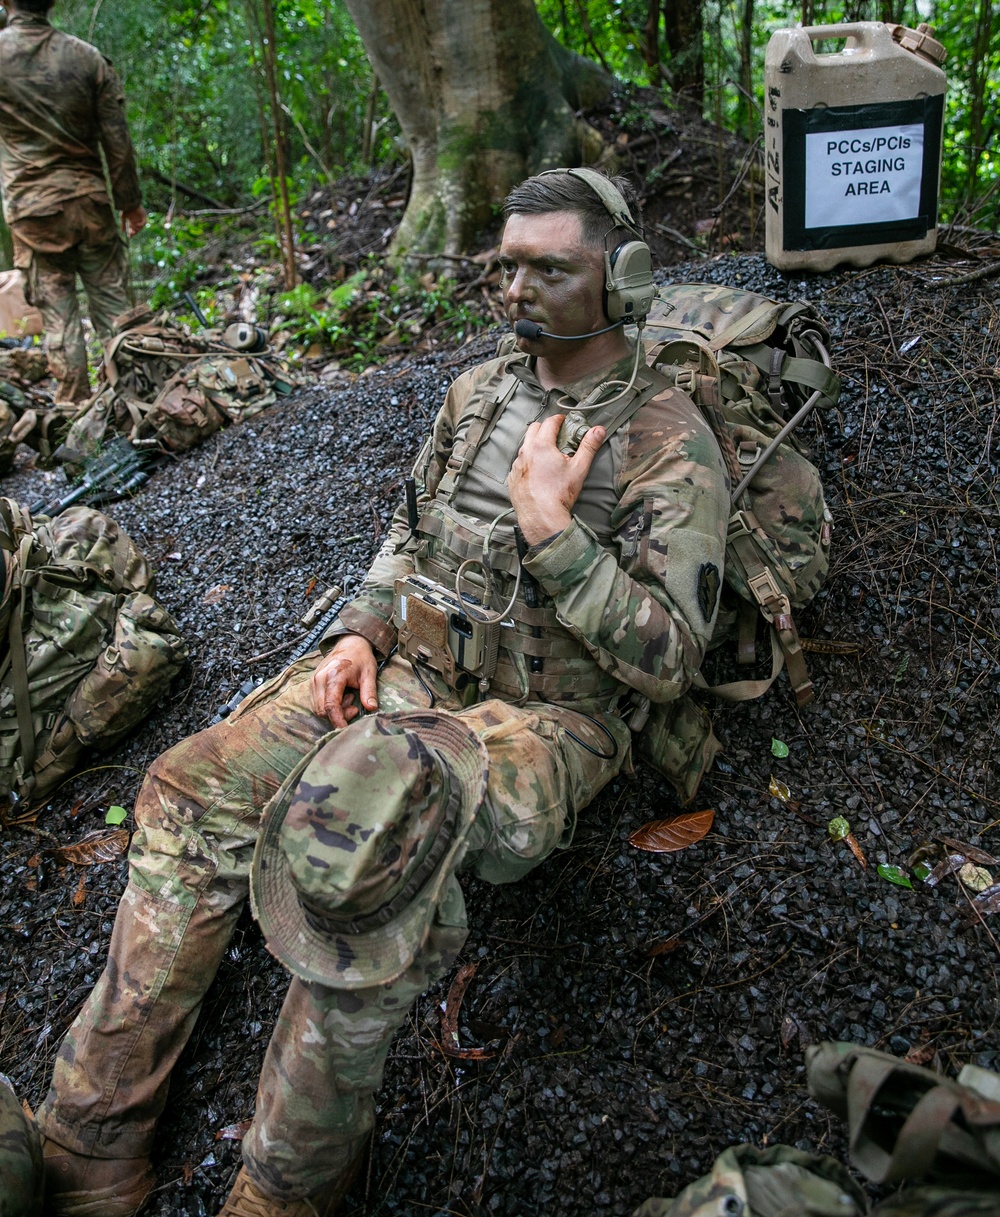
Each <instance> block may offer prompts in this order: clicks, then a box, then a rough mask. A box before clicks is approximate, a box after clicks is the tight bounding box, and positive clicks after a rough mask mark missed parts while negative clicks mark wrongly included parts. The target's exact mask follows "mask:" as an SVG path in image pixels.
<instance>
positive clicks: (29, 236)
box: [11, 198, 129, 402]
mask: <svg viewBox="0 0 1000 1217" xmlns="http://www.w3.org/2000/svg"><path fill="white" fill-rule="evenodd" d="M11 233H12V236H13V238H14V265H15V266H17V267H19V268H20V269H21V270H23V271H24V272H25V299H26V300H27V301H28V303H29V304H33V305H34V306H35V307H36V308H37V309H38V310H39V312H40V313H41V314H42V321H43V322H44V325H45V353H46V355H47V356H48V360H49V370H50V371H51V373H52V375H53V376H54V377H55V378H56V381H57V382H58V387H57V390H56V401H57V402H77V401H84V400H86V398H88V397H89V396H90V380H89V379H88V376H87V346H86V343H85V342H84V339H83V325H82V324H81V321H80V307H79V304H78V302H77V296H76V280H77V276H79V277H80V279H81V281H82V282H83V288H84V291H85V292H86V294H87V303H88V306H89V310H90V320H91V323H92V324H93V327H94V329H95V330H96V331H97V334H98V336H99V337H100V338H102V339H108V338H110V337H111V334H112V332H113V327H112V322H113V320H114V319H115V317H117V316H118V314H119V313H123V312H124V311H125V310H126V309H127V308H128V307H129V294H128V258H127V255H126V250H125V245H124V242H123V240H122V238H121V236H119V234H118V231H117V229H116V228H115V224H114V217H113V215H112V212H111V208H110V207H108V206H107V205H106V204H99V203H95V202H94V201H93V200H91V199H86V198H84V199H71V200H69V202H68V203H67V204H66V208H65V210H64V211H62V212H60V213H59V215H58V216H38V217H32V218H30V219H26V220H21V221H19V222H18V223H16V224H14V225H13V227H12V229H11Z"/></svg>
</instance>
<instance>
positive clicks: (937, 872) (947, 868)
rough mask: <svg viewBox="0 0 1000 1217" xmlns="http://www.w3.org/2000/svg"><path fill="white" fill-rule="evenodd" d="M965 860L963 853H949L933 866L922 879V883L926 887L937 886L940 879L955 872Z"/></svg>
mask: <svg viewBox="0 0 1000 1217" xmlns="http://www.w3.org/2000/svg"><path fill="white" fill-rule="evenodd" d="M966 861H967V859H966V857H965V854H949V855H948V856H947V858H944V859H943V860H942V861H941V862H939V863H938V864H937V866H935V867H934V869H933V870H932V871H931V873H930V874H929V875H928V876H927V878H926V879H925V880H924V884H925V885H926V886H927V887H937V885H938V884H939V883H940V882H941V880H942V879H947V878H948V876H949V875H954V874H957V873H958V872H959V871H960V870H961V869H962V867H963V866H964V865H965V863H966Z"/></svg>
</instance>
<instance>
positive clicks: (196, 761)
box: [40, 656, 330, 1158]
mask: <svg viewBox="0 0 1000 1217" xmlns="http://www.w3.org/2000/svg"><path fill="white" fill-rule="evenodd" d="M315 662H316V657H315V656H313V657H310V658H309V659H307V660H304V661H302V662H300V663H299V664H296V665H294V666H293V667H292V668H289V669H288V670H287V671H286V672H285V673H284V674H283V675H282V676H281V677H280V678H279V679H278V680H277V681H276V682H274V683H273V684H272V685H270V686H265V688H264V689H262V690H261V691H260V692H259V693H257V694H255V695H254V697H253V699H252V703H251V704H250V705H248V707H247V709H246V710H245V711H242V712H237V714H236V715H234V716H233V717H232V719H230V720H229V721H227V722H224V723H221V724H219V725H218V726H215V727H211V728H209V729H208V730H206V731H202V732H199V733H198V734H197V735H194V736H192V737H191V738H189V739H187V740H184V741H183V742H182V743H180V744H178V745H177V746H176V747H174V748H171V749H170V750H169V751H168V752H166V753H164V754H163V756H161V757H160V758H159V759H158V760H157V761H155V762H154V764H153V765H152V766H151V767H150V770H149V773H148V775H147V778H146V781H145V783H144V784H143V787H142V790H141V792H140V795H139V798H138V800H137V802H136V808H135V816H136V825H137V828H136V833H135V836H134V839H133V843H132V850H131V855H130V869H129V882H128V887H127V888H126V890H125V894H124V896H123V897H122V902H121V905H120V906H119V911H118V916H117V919H116V921H115V927H114V932H113V934H112V939H111V947H110V952H109V956H108V962H107V965H106V967H105V970H104V973H103V975H102V976H101V978H100V979H99V980H98V982H97V985H96V986H95V987H94V989H93V991H92V992H91V994H90V996H89V998H88V999H87V1001H86V1003H85V1004H84V1006H83V1009H82V1010H81V1012H80V1014H79V1015H78V1016H77V1018H76V1020H75V1022H74V1023H73V1025H72V1027H71V1028H70V1030H69V1032H68V1033H67V1035H66V1038H65V1040H64V1041H63V1044H62V1046H61V1048H60V1050H59V1055H58V1058H57V1060H56V1065H55V1070H54V1074H53V1080H52V1088H51V1090H50V1092H49V1095H48V1097H47V1099H46V1101H45V1104H44V1106H43V1109H42V1111H41V1113H40V1123H41V1126H42V1131H43V1132H44V1133H45V1135H46V1136H47V1137H48V1138H49V1139H50V1140H52V1141H55V1142H56V1143H57V1144H59V1145H62V1146H64V1147H65V1148H67V1149H69V1150H72V1151H73V1152H74V1153H80V1154H93V1155H94V1156H96V1157H99V1158H134V1157H139V1156H141V1155H144V1154H147V1153H148V1152H149V1148H150V1144H151V1141H152V1136H153V1129H154V1126H155V1122H156V1119H157V1117H158V1116H159V1114H160V1112H161V1110H162V1108H163V1103H164V1100H165V1098H166V1091H167V1084H168V1079H169V1074H170V1070H171V1069H172V1067H173V1065H174V1063H175V1062H176V1060H177V1057H178V1055H179V1054H180V1051H181V1049H182V1048H183V1046H184V1043H185V1042H186V1040H187V1037H188V1035H189V1034H190V1031H191V1028H192V1026H193V1024H194V1021H195V1019H196V1017H197V1014H198V1010H199V1008H200V1005H201V1001H202V998H203V997H204V994H205V991H206V990H207V989H208V986H209V985H210V984H211V982H212V979H213V977H214V976H215V973H216V970H217V968H218V965H219V962H220V961H221V958H222V955H223V953H224V951H225V949H226V945H227V943H228V942H229V938H230V936H231V934H232V931H233V927H234V925H235V922H236V919H237V917H238V915H239V912H240V909H241V908H242V905H243V901H244V899H245V897H246V894H247V878H248V875H249V871H250V862H251V859H252V857H253V848H254V843H255V840H256V836H257V828H258V823H259V819H260V812H261V809H262V808H263V807H264V805H265V804H266V803H267V801H268V800H269V799H270V798H271V796H272V795H273V794H274V793H275V791H276V790H277V789H278V787H279V786H280V785H281V782H282V781H283V780H284V778H285V776H286V775H287V774H288V773H289V772H290V770H291V769H292V768H293V767H294V766H295V764H296V763H297V762H298V760H299V759H300V758H301V757H302V755H303V754H304V753H305V752H306V751H308V749H309V748H310V747H312V745H313V744H314V743H315V742H316V740H318V739H319V738H321V737H322V736H323V735H324V734H326V733H327V732H328V731H329V730H330V724H329V723H328V722H326V720H324V719H320V718H317V717H316V716H315V715H314V714H313V713H312V711H311V710H310V709H309V702H308V697H309V675H310V673H311V671H312V668H313V666H314V664H315Z"/></svg>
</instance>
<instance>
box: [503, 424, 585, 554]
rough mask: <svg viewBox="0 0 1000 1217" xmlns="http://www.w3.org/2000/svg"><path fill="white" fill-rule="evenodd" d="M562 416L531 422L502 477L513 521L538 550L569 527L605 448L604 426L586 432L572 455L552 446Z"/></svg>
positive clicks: (554, 445)
mask: <svg viewBox="0 0 1000 1217" xmlns="http://www.w3.org/2000/svg"><path fill="white" fill-rule="evenodd" d="M564 418H565V415H563V414H554V415H553V416H552V417H551V418H546V419H543V420H542V422H540V423H532V424H531V426H530V427H529V428H528V429H527V431H525V433H524V440H523V441H522V443H521V451H520V452H519V453H518V454H517V459H516V460H515V461H514V464H513V465H512V466H511V469H510V473H509V474H508V476H507V490H508V492H509V493H510V501H511V506H512V507H513V508H514V511H515V512H516V513H517V522H518V525H519V526H520V529H521V532H523V533H524V539H525V540H526V541H527V542H528V544H529V545H537V544H538V543H539V541H544V540H545V538H546V537H551V536H552V534H553V533H556V532H561V531H562V530H563V529H564V528H566V527H567V525H568V524H569V523H570V519H571V516H570V512H571V510H572V507H573V504H574V503H575V502H576V500H577V499H578V498H579V497H580V491H581V490H582V489H583V483H584V482H585V481H586V480H587V474H588V473H589V472H590V466H591V465H592V464H593V461H594V457H595V456H596V455H597V452H598V449H599V448H600V446H601V444H603V443H604V436H605V430H604V428H603V427H591V428H590V430H589V431H588V432H587V434H586V435H585V436H584V437H583V439H582V440H581V441H580V446H579V448H577V450H576V451H575V452H574V453H573V455H572V456H566V455H565V453H562V452H560V451H559V449H558V448H557V447H556V440H557V439H558V437H559V428H560V427H561V426H562V424H563V419H564Z"/></svg>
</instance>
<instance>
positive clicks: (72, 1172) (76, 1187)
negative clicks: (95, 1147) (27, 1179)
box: [42, 1140, 156, 1217]
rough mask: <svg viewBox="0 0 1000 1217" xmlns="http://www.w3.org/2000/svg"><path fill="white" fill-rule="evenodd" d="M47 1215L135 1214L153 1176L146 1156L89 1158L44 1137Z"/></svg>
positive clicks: (125, 1216) (119, 1216)
mask: <svg viewBox="0 0 1000 1217" xmlns="http://www.w3.org/2000/svg"><path fill="white" fill-rule="evenodd" d="M42 1152H43V1154H44V1155H45V1212H46V1214H48V1215H49V1217H135V1214H136V1213H138V1212H139V1210H140V1209H141V1208H142V1207H143V1205H144V1204H145V1203H146V1201H147V1200H148V1199H149V1194H150V1192H151V1191H152V1190H153V1184H154V1183H155V1182H156V1177H155V1175H154V1174H153V1170H152V1167H151V1166H150V1165H149V1159H148V1158H91V1157H89V1156H88V1155H86V1154H74V1153H71V1152H70V1151H69V1150H68V1149H63V1147H62V1146H61V1145H57V1144H56V1143H55V1142H54V1141H49V1140H44V1141H43V1144H42Z"/></svg>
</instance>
